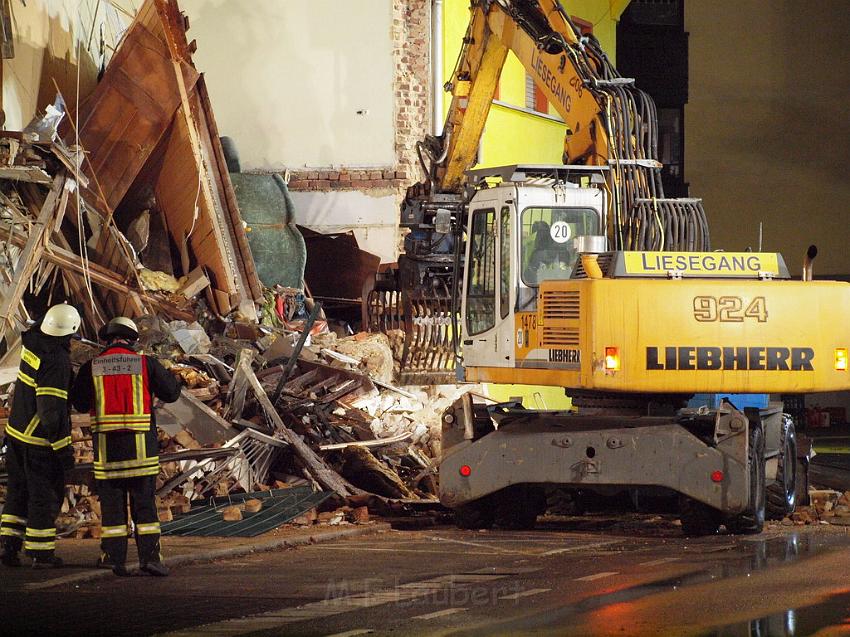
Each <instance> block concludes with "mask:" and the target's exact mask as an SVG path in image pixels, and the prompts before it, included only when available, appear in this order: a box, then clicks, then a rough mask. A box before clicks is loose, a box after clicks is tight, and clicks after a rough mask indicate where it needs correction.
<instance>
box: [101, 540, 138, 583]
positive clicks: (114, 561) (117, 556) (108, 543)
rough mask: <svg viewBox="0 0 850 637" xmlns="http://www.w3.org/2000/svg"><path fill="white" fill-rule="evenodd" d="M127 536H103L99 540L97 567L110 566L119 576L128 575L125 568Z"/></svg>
mask: <svg viewBox="0 0 850 637" xmlns="http://www.w3.org/2000/svg"><path fill="white" fill-rule="evenodd" d="M126 563H127V537H126V536H123V537H120V536H119V537H105V538H102V539H101V540H100V559H98V561H97V566H98V567H99V568H111V569H112V572H113V573H115V574H116V575H118V576H119V577H126V576H127V575H129V574H130V573H129V571H128V570H127V566H126Z"/></svg>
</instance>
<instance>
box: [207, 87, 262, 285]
mask: <svg viewBox="0 0 850 637" xmlns="http://www.w3.org/2000/svg"><path fill="white" fill-rule="evenodd" d="M195 90H196V92H197V95H198V100H199V102H200V105H201V111H200V112H199V113H198V121H199V122H200V124H201V134H202V136H203V138H204V144H205V145H206V146H207V147H208V148H209V149H210V151H211V152H210V153H209V155H210V159H211V160H212V162H211V163H212V166H213V169H212V172H213V175H214V176H215V178H216V182H217V183H218V188H217V190H219V191H220V192H223V193H224V202H223V203H224V204H225V205H224V209H225V212H226V213H227V214H228V216H229V217H230V224H229V228H230V230H231V232H232V234H233V235H234V237H233V238H234V242H235V247H236V250H237V257H238V258H237V262H238V264H239V266H240V269H241V270H242V275H243V280H244V281H245V282H246V283H247V285H248V287H249V288H250V290H251V295H252V296H253V298H254V299H257V300H259V299H262V298H263V284H262V283H261V282H260V276H259V275H258V274H257V268H256V265H255V264H254V256H253V255H252V254H251V247H250V246H249V245H248V236H247V234H246V233H245V229H244V226H243V225H242V215H241V214H240V212H239V203H238V202H237V200H236V192H235V191H234V189H233V183H232V182H231V181H230V173H229V172H228V170H227V159H226V158H225V157H224V149H222V147H221V135H220V134H219V132H218V124H216V121H215V115H214V114H213V110H212V105H211V104H210V97H209V93H208V92H207V83H206V81H205V80H204V77H203V76H201V77H200V78H199V79H198V82H197V83H196V84H195Z"/></svg>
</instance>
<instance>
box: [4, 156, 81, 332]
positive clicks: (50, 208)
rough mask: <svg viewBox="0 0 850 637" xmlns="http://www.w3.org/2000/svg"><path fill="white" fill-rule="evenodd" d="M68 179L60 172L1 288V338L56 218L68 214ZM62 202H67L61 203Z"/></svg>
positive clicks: (39, 258)
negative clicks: (8, 282)
mask: <svg viewBox="0 0 850 637" xmlns="http://www.w3.org/2000/svg"><path fill="white" fill-rule="evenodd" d="M65 181H66V176H65V173H64V172H60V173H59V174H58V175H57V176H56V177H55V178H54V180H53V186H52V187H51V189H50V192H49V193H48V195H47V198H46V199H45V200H44V205H42V207H41V212H40V213H39V215H38V218H37V219H36V220H35V223H33V224H32V228H31V229H30V233H29V237H28V238H27V240H26V243H25V244H24V246H23V250H22V251H21V255H20V257H18V263H17V266H16V267H15V272H14V275H13V277H12V284H11V286H9V287H8V288H6V289H3V290H2V291H0V297H2V299H0V340H2V339H3V337H4V336H5V335H6V330H7V328H8V327H10V326H11V324H12V318H13V316H14V312H16V311H17V309H18V305H19V304H20V302H21V299H22V298H23V295H24V292H25V291H26V288H27V286H28V285H29V282H30V278H31V277H32V275H33V272H35V269H36V267H37V266H38V264H39V261H40V260H41V254H42V252H43V251H44V247H45V245H46V244H47V237H48V236H49V235H50V233H51V232H52V230H53V227H54V225H55V224H56V217H57V216H64V215H65V205H67V203H68V198H67V197H61V194H62V191H63V190H64V189H65ZM60 203H62V204H63V205H61V206H60V205H59V204H60ZM4 287H5V286H4Z"/></svg>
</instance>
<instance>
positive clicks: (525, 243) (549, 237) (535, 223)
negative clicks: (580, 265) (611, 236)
mask: <svg viewBox="0 0 850 637" xmlns="http://www.w3.org/2000/svg"><path fill="white" fill-rule="evenodd" d="M520 225H521V232H522V237H521V244H520V245H521V248H522V260H521V262H522V282H523V283H525V285H527V286H529V287H537V286H538V285H539V284H540V282H541V281H551V280H553V279H569V278H570V276H571V275H572V272H573V267H574V266H575V261H576V257H577V256H578V253H577V252H576V249H575V247H574V243H573V239H575V238H576V237H580V236H582V235H598V234H599V215H598V213H597V212H596V210H594V209H593V208H526V209H525V210H523V211H522V217H521V219H520Z"/></svg>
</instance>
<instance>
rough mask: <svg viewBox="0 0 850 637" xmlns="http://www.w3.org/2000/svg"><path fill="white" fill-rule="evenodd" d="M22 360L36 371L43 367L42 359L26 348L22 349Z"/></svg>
mask: <svg viewBox="0 0 850 637" xmlns="http://www.w3.org/2000/svg"><path fill="white" fill-rule="evenodd" d="M21 360H22V361H24V362H25V363H26V364H27V365H29V366H30V367H32V368H33V369H34V370H35V371H38V368H39V367H41V359H40V358H39V357H38V356H36V355H35V354H33V353H32V352H31V351H29V350H28V349H27V348H26V347H22V348H21Z"/></svg>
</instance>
